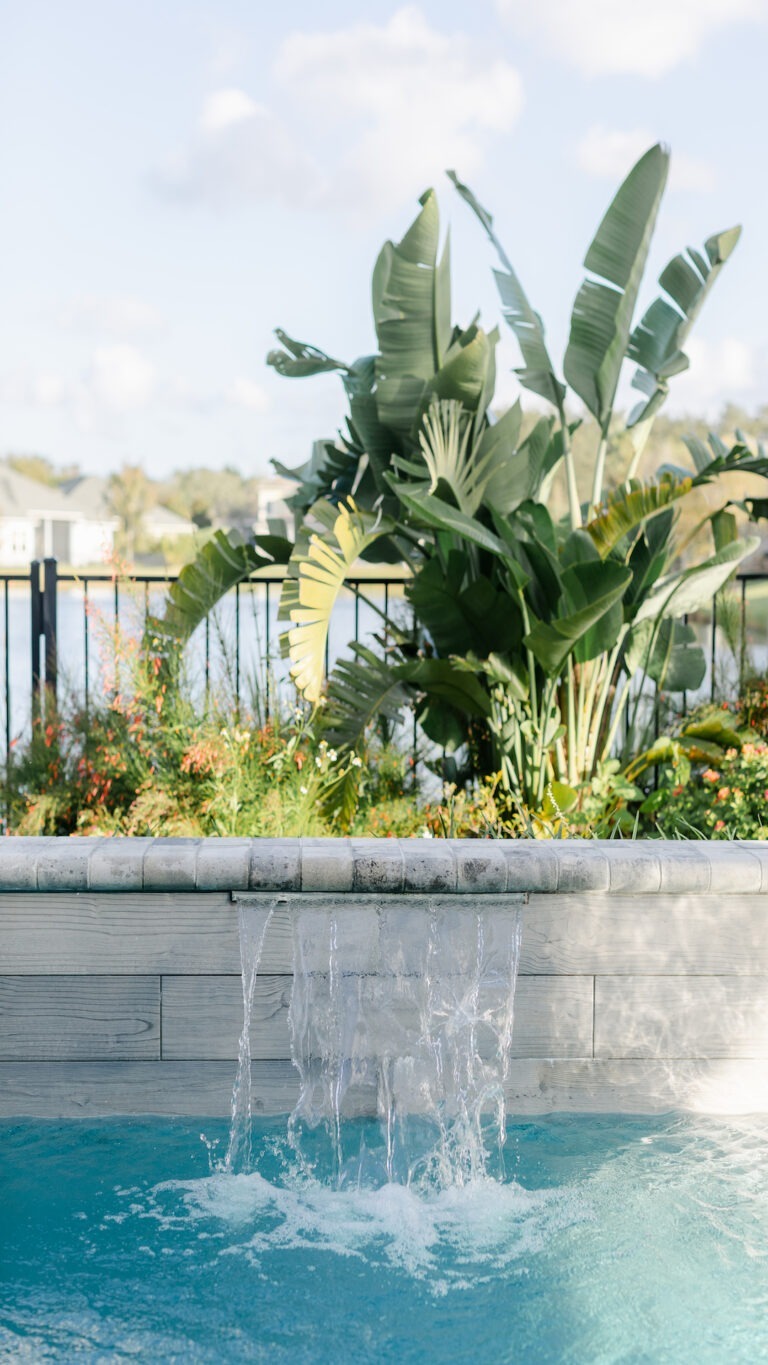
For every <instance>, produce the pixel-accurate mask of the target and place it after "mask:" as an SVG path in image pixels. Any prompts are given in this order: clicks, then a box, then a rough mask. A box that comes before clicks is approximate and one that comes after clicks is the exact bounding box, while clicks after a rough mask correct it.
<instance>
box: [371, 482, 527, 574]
mask: <svg viewBox="0 0 768 1365" xmlns="http://www.w3.org/2000/svg"><path fill="white" fill-rule="evenodd" d="M390 487H391V489H392V491H393V492H394V493H395V494H396V495H397V497H398V498H399V499H400V502H401V503H402V504H403V505H404V506H405V507H407V508H408V511H409V512H410V513H411V516H412V518H413V520H414V522H415V523H416V525H418V526H431V527H434V529H435V530H438V531H451V532H453V533H455V534H456V535H457V536H460V537H463V538H464V539H465V540H468V541H470V542H471V543H472V544H474V545H477V546H479V547H480V549H481V550H488V551H490V553H491V554H493V555H500V556H501V558H502V559H507V558H508V555H507V549H506V546H505V545H504V542H503V541H502V540H500V539H499V537H498V536H495V535H494V534H493V532H492V531H489V530H488V528H487V527H486V526H483V525H482V523H481V522H479V521H477V520H476V519H475V518H474V517H469V516H467V515H466V513H464V512H461V511H460V510H459V508H458V507H452V506H451V504H450V503H448V502H445V501H444V500H443V499H442V498H438V497H435V496H434V494H432V493H430V492H429V484H423V485H422V486H421V487H419V485H417V484H412V485H410V486H409V485H407V484H403V483H399V482H397V480H395V479H390Z"/></svg>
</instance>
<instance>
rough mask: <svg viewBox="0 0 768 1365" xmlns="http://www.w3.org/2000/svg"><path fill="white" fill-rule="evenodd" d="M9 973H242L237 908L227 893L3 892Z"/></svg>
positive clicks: (3, 956) (0, 905)
mask: <svg viewBox="0 0 768 1365" xmlns="http://www.w3.org/2000/svg"><path fill="white" fill-rule="evenodd" d="M0 963H2V968H3V971H4V972H7V973H9V974H13V975H20V974H23V975H31V976H38V975H41V974H46V973H49V972H50V973H55V974H57V975H63V976H69V975H72V974H75V973H76V974H83V975H88V974H90V973H93V974H97V975H98V974H100V973H108V974H111V975H133V974H135V975H139V976H141V975H143V974H146V973H151V972H158V973H159V972H162V971H173V972H239V971H240V941H239V937H238V930H237V908H236V907H235V906H234V905H233V904H232V903H231V901H230V898H229V895H228V893H226V892H218V891H217V892H211V893H206V892H196V893H189V894H184V893H174V894H172V895H167V894H165V893H162V892H151V891H145V892H133V893H129V894H111V893H109V892H102V893H90V892H63V893H58V892H43V893H37V892H34V893H29V894H26V893H25V894H22V893H4V894H2V895H0Z"/></svg>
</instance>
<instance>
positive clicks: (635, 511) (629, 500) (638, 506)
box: [586, 473, 693, 559]
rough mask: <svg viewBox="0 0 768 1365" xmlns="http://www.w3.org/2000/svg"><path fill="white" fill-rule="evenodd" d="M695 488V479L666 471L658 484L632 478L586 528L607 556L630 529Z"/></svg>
mask: <svg viewBox="0 0 768 1365" xmlns="http://www.w3.org/2000/svg"><path fill="white" fill-rule="evenodd" d="M692 488H693V479H690V478H683V479H679V478H675V476H674V475H673V474H671V473H663V474H662V475H661V478H660V479H659V481H658V483H648V484H644V483H640V482H639V480H637V479H630V480H629V481H628V482H627V483H626V484H623V485H622V487H621V488H620V489H618V491H617V492H616V493H613V494H611V496H610V497H609V498H608V501H607V504H606V505H605V506H604V507H603V508H601V510H600V511H599V512H598V514H597V516H596V517H594V518H593V519H592V521H590V522H589V523H588V525H587V528H586V529H587V532H588V533H589V535H590V536H591V538H592V541H593V542H594V545H595V547H596V548H597V550H598V552H599V554H600V557H601V558H602V559H605V558H607V556H608V555H609V554H611V553H612V551H613V550H615V549H616V547H617V545H619V543H620V542H621V541H622V540H623V539H624V537H625V536H627V535H629V533H630V532H631V531H634V530H635V529H636V528H637V527H638V526H642V525H643V523H644V522H646V521H648V520H649V519H650V518H652V517H656V516H658V514H659V512H661V511H663V510H664V508H666V507H669V505H670V503H675V502H678V501H679V500H680V499H681V498H684V497H685V496H686V495H687V494H688V493H690V491H691V489H692Z"/></svg>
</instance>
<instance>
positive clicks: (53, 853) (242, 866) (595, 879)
mask: <svg viewBox="0 0 768 1365" xmlns="http://www.w3.org/2000/svg"><path fill="white" fill-rule="evenodd" d="M7 891H21V892H23V891H27V892H33V891H36V892H40V891H51V892H54V891H55V892H59V891H62V892H63V891H69V892H72V891H74V892H84V891H98V892H110V891H114V892H130V891H165V892H181V891H183V892H195V891H233V892H247V891H275V892H280V891H286V892H287V891H318V892H342V893H343V892H360V893H363V892H367V893H380V894H386V893H394V894H397V893H403V892H406V893H407V892H414V893H416V892H420V893H425V892H427V893H431V892H434V893H440V894H441V895H451V894H462V893H465V892H473V893H475V894H483V893H488V894H496V895H498V894H500V893H501V894H503V893H505V892H521V891H523V892H525V891H531V892H537V893H541V892H560V893H563V892H566V893H567V892H584V891H588V892H610V893H613V894H618V895H639V894H643V895H647V894H654V893H659V894H665V895H668V894H670V893H671V894H676V893H679V894H688V895H690V894H692V893H699V894H702V893H704V894H706V893H711V894H718V895H743V894H745V893H747V894H749V893H752V894H754V893H760V892H762V893H765V894H768V842H766V843H763V842H761V841H759V840H752V841H743V842H729V841H725V840H723V841H713V842H711V843H710V842H705V841H704V840H700V841H691V842H685V841H677V840H660V839H659V840H655V839H649V840H642V841H633V840H628V839H627V840H618V839H606V840H601V839H562V840H526V839H519V840H515V839H513V840H493V839H224V838H205V839H126V838H84V837H69V838H31V837H30V838H22V837H10V838H5V839H0V892H7Z"/></svg>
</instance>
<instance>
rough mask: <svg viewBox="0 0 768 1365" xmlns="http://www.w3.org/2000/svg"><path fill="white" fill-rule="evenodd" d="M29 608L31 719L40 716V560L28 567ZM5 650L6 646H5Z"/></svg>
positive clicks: (41, 626)
mask: <svg viewBox="0 0 768 1365" xmlns="http://www.w3.org/2000/svg"><path fill="white" fill-rule="evenodd" d="M29 606H30V625H31V633H32V718H33V720H34V719H35V717H36V716H39V714H40V678H41V672H42V670H41V668H40V636H41V635H42V632H43V594H42V591H41V589H40V560H39V559H33V560H32V563H31V564H30V566H29ZM6 648H7V646H6Z"/></svg>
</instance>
